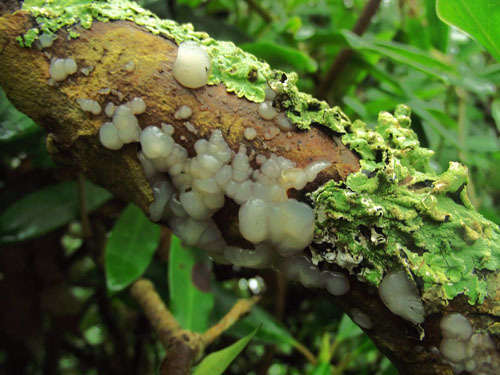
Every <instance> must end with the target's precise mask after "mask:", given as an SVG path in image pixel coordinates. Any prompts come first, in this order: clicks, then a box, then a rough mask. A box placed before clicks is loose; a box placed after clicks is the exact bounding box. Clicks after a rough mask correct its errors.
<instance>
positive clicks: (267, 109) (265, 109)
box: [257, 101, 278, 120]
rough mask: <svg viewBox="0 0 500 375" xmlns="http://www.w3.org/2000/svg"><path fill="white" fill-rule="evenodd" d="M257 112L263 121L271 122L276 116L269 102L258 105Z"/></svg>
mask: <svg viewBox="0 0 500 375" xmlns="http://www.w3.org/2000/svg"><path fill="white" fill-rule="evenodd" d="M257 112H258V113H259V115H260V117H262V118H263V119H264V120H272V119H273V118H275V117H276V115H277V114H278V112H276V110H275V109H274V108H273V104H272V103H271V102H269V101H266V102H262V103H260V104H259V107H258V109H257Z"/></svg>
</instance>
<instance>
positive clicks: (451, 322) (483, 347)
mask: <svg viewBox="0 0 500 375" xmlns="http://www.w3.org/2000/svg"><path fill="white" fill-rule="evenodd" d="M439 327H440V328H441V335H442V337H443V339H442V340H441V344H440V346H439V349H440V353H441V355H442V356H443V358H444V360H445V361H446V362H447V363H448V364H449V365H450V366H451V368H452V369H453V372H454V373H455V374H461V373H462V372H464V371H467V372H468V373H470V374H473V375H496V374H498V369H500V353H499V352H498V350H497V348H496V345H495V343H494V341H493V340H492V339H491V337H490V336H489V335H488V334H486V333H474V332H473V328H472V326H471V324H470V323H469V320H468V319H467V318H466V317H465V316H463V315H462V314H459V313H451V314H448V315H445V316H443V318H442V319H441V321H440V323H439Z"/></svg>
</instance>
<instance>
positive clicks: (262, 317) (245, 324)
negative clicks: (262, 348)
mask: <svg viewBox="0 0 500 375" xmlns="http://www.w3.org/2000/svg"><path fill="white" fill-rule="evenodd" d="M213 290H214V295H215V301H216V303H215V308H216V309H217V310H218V313H219V315H220V316H223V315H224V314H225V313H226V312H228V311H229V310H230V309H231V307H233V305H234V304H235V303H236V301H237V300H238V298H237V297H235V296H234V295H232V294H231V293H229V292H227V291H225V290H223V289H222V288H221V287H220V286H218V285H217V284H216V283H214V284H213ZM257 327H260V329H259V332H258V334H257V338H258V339H260V340H262V341H264V342H267V343H272V344H278V345H283V344H289V345H293V346H295V345H296V343H297V341H296V340H295V339H294V338H293V337H292V335H290V333H289V332H288V331H287V330H286V328H285V327H284V326H283V325H282V324H280V323H279V322H278V321H276V319H275V318H274V317H273V316H272V315H271V314H269V313H268V312H266V311H265V310H264V309H262V308H261V307H259V306H254V307H252V310H251V311H250V314H248V315H247V316H246V317H245V318H243V319H240V320H239V321H238V322H237V323H236V324H235V325H234V326H233V327H231V328H230V330H229V331H228V332H229V333H231V334H233V335H234V336H237V337H242V336H244V335H246V334H248V333H249V332H251V331H252V330H254V329H256V328H257Z"/></svg>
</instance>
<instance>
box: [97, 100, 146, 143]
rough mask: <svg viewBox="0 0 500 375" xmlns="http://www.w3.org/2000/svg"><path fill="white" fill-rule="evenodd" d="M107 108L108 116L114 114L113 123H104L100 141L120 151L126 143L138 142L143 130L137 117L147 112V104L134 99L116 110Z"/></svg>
mask: <svg viewBox="0 0 500 375" xmlns="http://www.w3.org/2000/svg"><path fill="white" fill-rule="evenodd" d="M108 106H109V104H108V105H107V106H106V108H105V111H106V114H108V115H109V114H112V116H113V120H112V122H106V123H104V124H103V125H102V126H101V128H100V129H99V139H100V140H101V143H102V144H103V146H104V147H106V148H109V149H110V150H119V149H120V148H122V147H123V145H124V144H125V143H131V142H138V141H139V137H140V135H141V128H140V127H139V122H138V121H137V118H136V117H135V116H136V115H139V114H141V113H143V112H144V111H145V110H146V103H145V102H144V101H143V100H142V99H141V98H134V99H132V100H131V101H129V102H127V103H125V104H122V105H120V106H118V107H116V109H115V108H114V105H112V107H108Z"/></svg>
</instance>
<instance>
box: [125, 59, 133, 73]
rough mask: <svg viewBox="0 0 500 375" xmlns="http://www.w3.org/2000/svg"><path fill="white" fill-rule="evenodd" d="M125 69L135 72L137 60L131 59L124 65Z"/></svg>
mask: <svg viewBox="0 0 500 375" xmlns="http://www.w3.org/2000/svg"><path fill="white" fill-rule="evenodd" d="M123 69H124V70H125V71H127V72H133V71H134V69H135V62H134V61H133V60H131V61H129V62H128V63H126V64H125V65H124V66H123Z"/></svg>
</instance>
